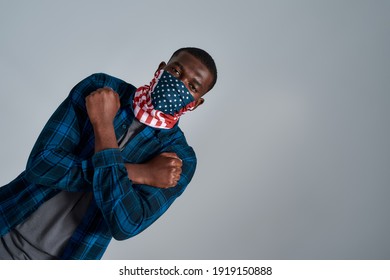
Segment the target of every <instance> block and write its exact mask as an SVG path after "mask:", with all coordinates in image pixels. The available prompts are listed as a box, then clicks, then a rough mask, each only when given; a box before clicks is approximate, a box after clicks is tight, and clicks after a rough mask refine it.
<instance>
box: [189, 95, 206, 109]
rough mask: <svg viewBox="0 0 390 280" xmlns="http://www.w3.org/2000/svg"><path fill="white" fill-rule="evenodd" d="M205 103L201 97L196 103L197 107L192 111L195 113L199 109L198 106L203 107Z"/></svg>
mask: <svg viewBox="0 0 390 280" xmlns="http://www.w3.org/2000/svg"><path fill="white" fill-rule="evenodd" d="M203 103H204V99H203V98H202V97H201V98H199V99H198V100H197V101H196V104H195V107H194V109H192V111H194V110H195V109H196V108H198V106H200V105H202V104H203Z"/></svg>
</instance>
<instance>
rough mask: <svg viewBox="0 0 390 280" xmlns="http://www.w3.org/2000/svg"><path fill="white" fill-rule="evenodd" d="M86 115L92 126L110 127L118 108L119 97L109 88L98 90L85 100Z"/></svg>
mask: <svg viewBox="0 0 390 280" xmlns="http://www.w3.org/2000/svg"><path fill="white" fill-rule="evenodd" d="M85 101H86V106H87V113H88V116H89V119H90V121H91V123H92V125H93V126H95V125H101V126H105V125H112V123H113V121H114V118H115V115H116V113H117V112H118V110H119V108H120V100H119V95H118V94H117V93H116V92H115V91H114V90H112V89H111V88H100V89H97V90H96V91H93V92H91V94H90V95H88V96H87V97H86V98H85Z"/></svg>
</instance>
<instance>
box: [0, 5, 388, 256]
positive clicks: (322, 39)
mask: <svg viewBox="0 0 390 280" xmlns="http://www.w3.org/2000/svg"><path fill="white" fill-rule="evenodd" d="M389 14H390V1H290V0H286V1H210V0H207V1H205V0H196V1H179V0H178V1H171V0H170V1H69V0H68V1H49V0H48V1H4V0H3V1H0V36H1V44H0V82H1V90H0V96H1V102H0V131H1V145H0V158H1V162H0V167H1V168H0V184H1V185H4V184H6V183H8V182H9V181H11V180H12V179H14V178H15V177H16V176H17V175H18V174H19V173H20V172H21V171H22V170H23V168H24V166H25V163H26V160H27V157H28V155H29V153H30V151H31V148H32V146H33V144H34V142H35V140H36V138H37V136H38V134H39V132H40V131H41V129H42V127H43V126H44V124H45V123H46V121H47V119H48V118H49V116H50V115H51V114H52V113H53V111H54V110H55V109H56V108H57V106H58V105H59V104H60V102H61V101H62V100H63V99H64V98H65V97H66V96H67V94H68V92H69V90H70V89H71V88H72V87H73V85H74V84H76V83H77V82H78V81H79V80H81V79H83V78H84V77H86V76H87V75H89V74H91V73H94V72H106V73H109V74H112V75H115V76H118V77H119V78H122V79H125V80H127V81H129V82H131V83H133V84H135V85H136V86H139V85H142V84H145V83H147V82H149V80H150V79H151V77H152V74H153V73H154V71H155V69H156V68H157V66H158V64H159V63H160V62H161V61H162V60H167V59H169V57H170V55H171V53H172V52H173V51H174V50H176V49H177V48H179V47H182V46H198V47H202V48H204V49H206V50H208V51H209V52H210V53H211V54H212V55H213V56H214V57H215V60H216V62H217V64H218V67H219V81H218V84H217V86H216V87H215V89H214V90H213V91H212V92H210V93H209V95H207V96H206V103H205V105H204V106H203V107H200V108H199V109H198V110H197V111H195V112H193V113H192V114H187V115H186V116H185V117H184V118H183V120H182V121H181V126H182V129H183V130H184V131H185V133H186V136H187V138H188V141H189V143H190V144H191V145H192V146H193V147H194V148H195V150H196V151H197V155H198V158H199V165H198V169H197V173H196V176H195V178H194V180H193V182H192V183H191V184H190V186H189V187H188V189H187V191H186V192H185V193H184V194H183V195H182V197H180V198H179V199H178V200H177V201H176V202H175V203H174V205H173V206H172V207H171V208H170V209H169V210H168V212H167V214H166V215H164V216H163V217H162V218H161V219H160V220H158V221H157V222H156V223H155V224H154V225H153V226H151V227H150V228H149V229H147V230H146V231H145V232H144V233H142V234H141V235H139V236H137V237H135V238H132V239H130V240H127V241H123V242H117V241H115V242H112V244H111V245H110V247H109V249H108V251H107V253H106V255H105V259H389V257H390V242H389V236H390V221H389V211H390V204H389V202H388V201H389V197H390V188H389V183H390V172H389V167H390V148H389V143H390V131H389V128H390V127H389V117H390V112H389V105H390V63H389V62H390V16H389Z"/></svg>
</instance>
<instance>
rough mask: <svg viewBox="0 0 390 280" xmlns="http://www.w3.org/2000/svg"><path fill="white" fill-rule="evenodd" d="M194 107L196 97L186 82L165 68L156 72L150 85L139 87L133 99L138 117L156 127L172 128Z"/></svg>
mask: <svg viewBox="0 0 390 280" xmlns="http://www.w3.org/2000/svg"><path fill="white" fill-rule="evenodd" d="M194 107H195V101H194V97H193V96H192V95H191V93H190V92H189V90H188V89H187V88H186V86H185V85H184V83H183V82H182V81H180V80H179V79H177V78H176V77H174V76H172V75H171V74H170V73H168V72H167V71H164V70H159V71H157V72H156V73H155V76H154V78H153V80H152V81H151V82H150V85H149V86H148V85H145V86H142V87H140V88H138V89H137V91H136V92H135V95H134V100H133V109H134V114H135V116H136V118H137V119H138V120H139V121H140V122H141V123H144V124H146V125H149V126H152V127H155V128H165V129H169V128H172V127H173V126H174V125H175V124H176V123H177V121H178V120H179V118H180V116H181V115H182V114H184V113H185V112H186V111H191V110H193V109H194Z"/></svg>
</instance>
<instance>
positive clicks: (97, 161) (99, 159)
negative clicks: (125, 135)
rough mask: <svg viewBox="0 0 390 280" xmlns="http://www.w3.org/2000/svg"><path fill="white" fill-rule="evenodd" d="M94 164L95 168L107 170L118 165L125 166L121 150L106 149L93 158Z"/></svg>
mask: <svg viewBox="0 0 390 280" xmlns="http://www.w3.org/2000/svg"><path fill="white" fill-rule="evenodd" d="M92 164H93V167H94V168H105V167H110V166H114V165H118V164H124V161H123V158H122V155H121V152H120V150H119V149H106V150H103V151H100V152H97V153H96V154H95V155H94V156H93V157H92Z"/></svg>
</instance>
